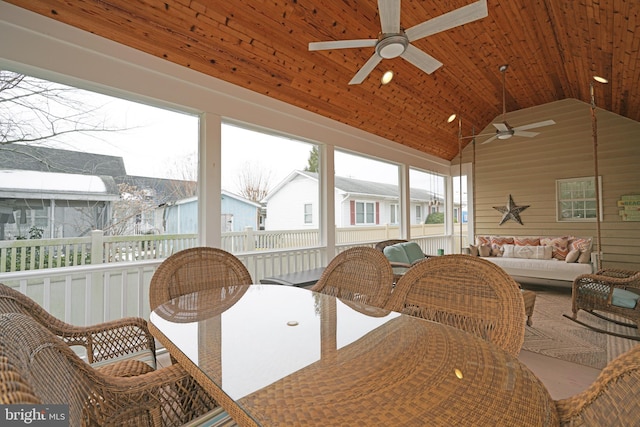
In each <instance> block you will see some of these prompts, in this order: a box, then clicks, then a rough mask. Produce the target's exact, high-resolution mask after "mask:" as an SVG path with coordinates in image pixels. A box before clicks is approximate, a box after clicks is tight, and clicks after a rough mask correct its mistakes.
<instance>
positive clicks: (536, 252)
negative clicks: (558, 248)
mask: <svg viewBox="0 0 640 427" xmlns="http://www.w3.org/2000/svg"><path fill="white" fill-rule="evenodd" d="M502 248H503V249H504V253H503V254H502V256H503V257H505V258H525V259H551V254H552V248H551V246H516V245H503V246H502Z"/></svg>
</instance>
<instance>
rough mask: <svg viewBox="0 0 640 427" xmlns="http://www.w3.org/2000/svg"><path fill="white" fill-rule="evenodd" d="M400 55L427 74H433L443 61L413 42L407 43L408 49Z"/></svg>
mask: <svg viewBox="0 0 640 427" xmlns="http://www.w3.org/2000/svg"><path fill="white" fill-rule="evenodd" d="M400 56H401V57H402V58H404V59H406V60H407V61H409V62H411V63H412V64H413V65H415V66H416V67H418V68H420V69H421V70H422V71H424V72H425V73H427V74H431V73H433V72H434V71H435V70H437V69H438V68H440V67H442V62H440V61H438V60H437V59H435V58H434V57H433V56H431V55H429V54H427V53H424V52H423V51H421V50H420V49H418V48H417V47H415V46H413V45H411V44H410V45H407V49H406V50H405V51H404V53H403V54H402V55H400Z"/></svg>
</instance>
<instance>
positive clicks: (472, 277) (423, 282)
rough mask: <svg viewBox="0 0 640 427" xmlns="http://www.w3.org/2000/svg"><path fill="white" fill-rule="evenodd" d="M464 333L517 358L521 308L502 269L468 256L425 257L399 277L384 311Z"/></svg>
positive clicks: (513, 286)
mask: <svg viewBox="0 0 640 427" xmlns="http://www.w3.org/2000/svg"><path fill="white" fill-rule="evenodd" d="M385 308H387V309H388V310H393V311H397V312H401V313H405V314H410V315H413V316H417V317H422V318H425V319H429V320H433V321H436V322H439V323H443V324H446V325H450V326H453V327H456V328H458V329H462V330H464V331H467V332H470V333H472V334H474V335H477V336H479V337H481V338H483V339H485V340H487V341H490V342H493V343H494V344H496V345H498V346H499V347H502V348H503V349H505V350H506V351H508V352H509V353H511V354H513V355H516V356H517V355H518V353H519V352H520V349H521V347H522V343H523V341H524V331H525V326H524V321H523V319H524V318H525V308H524V300H523V298H522V294H521V292H520V287H519V286H518V284H517V283H516V282H515V281H514V280H513V279H512V278H511V276H509V275H508V274H507V273H506V272H505V271H504V270H503V269H502V268H500V267H498V266H497V265H495V264H493V263H492V262H490V261H487V260H483V259H481V258H478V257H473V256H470V255H443V256H438V257H431V258H427V259H426V260H424V261H421V262H419V263H417V264H416V265H414V266H413V267H411V268H410V269H409V270H408V271H407V272H406V273H405V274H404V275H403V276H402V278H400V280H399V281H398V283H396V287H395V289H394V291H393V293H392V294H391V298H390V299H389V302H388V303H387V305H386V307H385Z"/></svg>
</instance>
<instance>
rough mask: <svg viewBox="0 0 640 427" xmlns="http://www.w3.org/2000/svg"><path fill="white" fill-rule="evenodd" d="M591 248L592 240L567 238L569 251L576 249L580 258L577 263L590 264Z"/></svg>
mask: <svg viewBox="0 0 640 427" xmlns="http://www.w3.org/2000/svg"><path fill="white" fill-rule="evenodd" d="M591 246H592V240H591V239H590V238H584V237H571V238H569V250H575V249H578V250H579V251H580V256H579V257H578V262H580V263H582V264H587V263H589V262H591Z"/></svg>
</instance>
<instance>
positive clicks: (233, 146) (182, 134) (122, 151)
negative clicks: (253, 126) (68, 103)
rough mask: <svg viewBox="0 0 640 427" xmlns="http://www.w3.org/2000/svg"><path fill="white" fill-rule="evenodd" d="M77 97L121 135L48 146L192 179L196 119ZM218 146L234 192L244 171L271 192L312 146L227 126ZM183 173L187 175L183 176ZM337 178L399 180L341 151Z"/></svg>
mask: <svg viewBox="0 0 640 427" xmlns="http://www.w3.org/2000/svg"><path fill="white" fill-rule="evenodd" d="M80 94H81V95H78V96H81V97H82V99H83V101H84V102H87V103H89V102H90V103H92V104H94V105H96V106H101V108H100V111H102V112H103V114H104V122H105V124H106V126H107V127H112V128H118V129H125V130H120V131H117V132H100V133H91V134H81V133H70V134H67V135H66V136H65V137H64V138H63V139H60V140H58V141H55V142H48V143H47V145H48V146H52V147H57V148H64V149H69V150H80V151H85V152H90V153H98V154H107V155H113V156H120V157H122V158H123V160H124V163H125V167H126V170H127V173H128V174H129V175H139V176H150V177H158V178H176V179H195V177H196V172H195V167H196V163H195V161H196V159H197V156H196V153H197V149H198V130H199V125H198V117H196V116H192V115H189V114H183V113H176V112H172V111H168V110H165V109H161V108H156V107H151V106H147V105H144V104H140V103H135V102H129V101H125V100H121V99H118V98H113V97H109V96H105V95H100V94H95V93H89V94H88V95H85V94H86V92H85V94H82V92H80ZM101 120H103V119H101ZM222 141H223V144H222V159H223V161H222V177H223V178H222V179H223V188H224V189H226V190H228V191H232V192H236V193H237V192H238V188H237V186H238V182H239V177H240V175H241V173H242V171H243V170H247V168H250V169H251V170H252V171H259V172H260V173H262V174H263V176H268V177H269V187H270V188H273V187H275V186H276V185H277V184H278V183H280V182H281V181H282V179H284V178H285V177H286V176H287V175H289V173H291V172H292V171H293V170H302V169H304V168H305V167H306V166H307V164H308V163H307V161H308V158H309V153H310V151H311V147H312V146H311V145H310V144H307V143H303V142H300V141H296V140H293V139H290V138H286V137H280V136H274V135H268V134H264V133H260V132H254V131H251V130H247V129H243V128H240V127H237V126H231V125H225V126H224V127H223V129H222ZM185 168H187V169H189V168H190V169H191V172H190V173H189V174H187V173H185V172H183V171H182V170H184V169H185ZM335 173H336V175H337V176H345V177H352V178H357V179H364V180H370V181H377V182H386V183H394V184H397V176H398V173H397V167H396V166H395V165H390V164H387V163H384V162H379V161H375V160H371V159H367V158H363V157H360V156H354V155H349V154H346V153H342V152H339V151H338V152H336V155H335ZM414 177H415V174H413V173H412V182H413V185H414V186H415V185H416V181H419V184H418V185H419V186H420V187H422V188H425V187H426V189H430V188H431V187H432V186H435V185H436V180H433V179H424V178H423V179H420V180H418V179H414ZM440 191H442V187H441V188H440Z"/></svg>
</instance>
